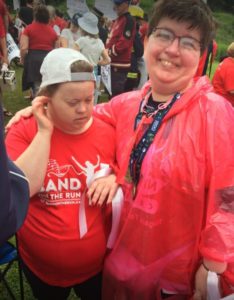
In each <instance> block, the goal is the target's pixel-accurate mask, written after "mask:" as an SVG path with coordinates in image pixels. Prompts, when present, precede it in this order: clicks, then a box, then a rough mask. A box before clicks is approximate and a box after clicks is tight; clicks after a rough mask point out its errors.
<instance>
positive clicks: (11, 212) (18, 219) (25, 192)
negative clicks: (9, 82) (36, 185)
mask: <svg viewBox="0 0 234 300" xmlns="http://www.w3.org/2000/svg"><path fill="white" fill-rule="evenodd" d="M0 92H1V91H0ZM3 128H4V127H3V114H2V106H1V105H0V207H1V209H0V245H2V244H3V243H4V242H5V241H6V240H7V239H8V238H10V237H11V236H12V235H13V234H14V233H15V232H16V231H17V230H18V229H19V227H20V226H21V225H22V223H23V221H24V218H25V216H26V213H27V208H28V203H29V189H28V182H27V180H26V178H25V177H24V174H23V173H22V172H21V171H20V170H19V169H18V168H16V167H15V166H14V164H13V163H12V162H11V161H10V160H9V159H8V157H7V154H6V149H5V143H4V135H3ZM19 193H20V194H19Z"/></svg>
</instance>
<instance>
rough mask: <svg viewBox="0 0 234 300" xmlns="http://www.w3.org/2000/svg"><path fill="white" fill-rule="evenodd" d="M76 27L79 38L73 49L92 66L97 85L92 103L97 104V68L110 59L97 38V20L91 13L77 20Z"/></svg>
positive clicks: (98, 80) (98, 77) (98, 78)
mask: <svg viewBox="0 0 234 300" xmlns="http://www.w3.org/2000/svg"><path fill="white" fill-rule="evenodd" d="M78 25H79V28H80V32H81V37H80V38H79V39H78V40H77V41H76V42H75V47H74V49H76V50H78V51H80V52H81V53H82V54H83V55H84V56H85V57H86V58H87V59H88V61H89V62H90V63H91V64H92V65H93V66H94V73H95V76H96V78H97V82H98V85H97V86H96V89H95V100H94V103H95V104H97V102H98V94H99V91H98V89H99V87H100V75H99V74H98V66H104V65H107V64H109V63H110V61H111V59H110V57H109V55H108V52H107V49H105V45H104V44H103V42H102V40H101V39H100V38H99V37H98V33H99V31H98V26H97V25H98V18H97V17H96V16H95V14H93V13H91V12H87V13H85V14H84V15H83V16H82V17H81V18H79V19H78Z"/></svg>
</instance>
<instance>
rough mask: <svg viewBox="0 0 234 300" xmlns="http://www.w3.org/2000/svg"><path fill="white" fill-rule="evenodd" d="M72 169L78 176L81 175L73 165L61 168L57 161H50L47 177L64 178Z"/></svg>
mask: <svg viewBox="0 0 234 300" xmlns="http://www.w3.org/2000/svg"><path fill="white" fill-rule="evenodd" d="M70 169H72V170H73V171H74V172H75V173H76V174H77V175H80V174H79V173H78V172H77V171H76V170H75V168H74V167H73V166H72V165H64V166H61V167H60V166H59V164H58V163H57V161H56V160H55V159H50V160H49V163H48V171H47V176H48V177H51V175H55V176H57V177H64V176H65V175H66V174H67V173H68V172H69V171H70Z"/></svg>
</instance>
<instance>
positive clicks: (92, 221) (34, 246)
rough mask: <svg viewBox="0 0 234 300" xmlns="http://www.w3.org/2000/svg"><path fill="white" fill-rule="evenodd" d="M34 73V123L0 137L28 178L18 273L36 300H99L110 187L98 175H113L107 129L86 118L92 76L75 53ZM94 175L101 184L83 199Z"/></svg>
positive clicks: (53, 57)
mask: <svg viewBox="0 0 234 300" xmlns="http://www.w3.org/2000/svg"><path fill="white" fill-rule="evenodd" d="M41 74H42V83H41V86H40V90H39V93H38V97H36V98H35V99H34V101H33V109H34V117H33V116H32V117H30V118H27V119H22V120H21V121H20V122H19V123H18V124H17V125H16V126H13V127H12V128H11V130H10V131H9V132H8V134H7V137H6V145H7V150H8V154H9V155H10V157H11V158H12V159H14V160H15V161H16V162H17V163H18V164H20V165H21V166H22V167H24V170H25V174H26V175H27V174H28V177H29V178H32V180H31V188H30V195H31V199H30V205H29V211H28V214H27V218H26V220H25V222H24V225H23V227H22V228H21V229H20V231H19V232H18V247H19V253H20V257H21V259H22V265H23V271H24V273H25V275H26V278H27V280H28V282H29V284H30V286H31V288H32V291H33V295H34V297H35V298H36V299H39V300H51V299H56V300H65V299H67V298H68V296H69V293H70V290H71V289H72V288H74V290H75V293H76V295H77V296H78V297H80V298H81V299H82V300H101V285H102V267H103V260H104V257H105V253H106V245H107V237H108V233H109V222H108V220H109V217H110V206H109V205H108V204H107V203H108V199H109V198H108V193H109V192H110V196H111V191H112V189H114V190H115V186H116V184H115V176H114V175H112V174H110V175H109V176H105V175H107V174H109V172H110V169H111V168H115V134H114V129H113V128H112V127H111V126H110V125H107V124H105V123H104V122H102V121H100V120H98V119H96V118H93V117H92V110H93V100H94V87H95V76H94V74H93V66H92V65H91V64H90V63H89V62H88V60H87V59H86V58H85V57H84V56H83V55H82V54H81V53H80V52H78V51H76V50H74V49H68V48H58V49H55V50H52V51H51V52H50V53H49V54H48V55H47V56H46V57H45V59H44V61H43V63H42V66H41ZM45 106H46V109H45ZM29 162H30V163H29ZM104 167H105V168H104ZM105 170H107V171H108V173H106V172H105ZM98 173H99V177H100V176H101V178H100V180H101V181H102V182H103V184H102V186H99V188H97V190H95V189H94V190H93V192H92V191H91V194H89V195H88V194H87V191H88V188H89V186H90V184H91V183H92V181H93V180H94V176H96V177H97V174H98ZM106 202H107V203H106Z"/></svg>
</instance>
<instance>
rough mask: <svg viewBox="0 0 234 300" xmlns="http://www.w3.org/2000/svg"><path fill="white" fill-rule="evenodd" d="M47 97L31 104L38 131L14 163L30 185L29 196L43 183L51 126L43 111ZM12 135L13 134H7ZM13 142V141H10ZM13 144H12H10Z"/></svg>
mask: <svg viewBox="0 0 234 300" xmlns="http://www.w3.org/2000/svg"><path fill="white" fill-rule="evenodd" d="M47 101H48V98H47V97H43V96H41V97H37V98H36V101H34V102H33V105H32V111H33V114H34V116H35V118H36V119H37V124H38V131H37V133H36V135H35V137H34V139H33V141H32V142H31V144H30V145H29V146H28V147H27V149H26V150H25V151H24V152H23V153H22V154H21V155H20V156H19V157H18V158H17V159H16V161H15V163H16V164H17V166H19V168H21V169H22V170H23V172H24V173H25V175H26V177H27V178H28V179H29V183H30V196H32V195H34V194H35V193H37V192H38V191H39V190H40V188H41V186H42V184H43V181H44V177H45V173H46V170H47V164H48V159H49V152H50V139H51V135H52V133H53V124H52V122H51V121H50V120H49V118H48V117H47V112H46V110H45V109H44V105H45V103H47ZM8 134H9V135H13V138H14V132H11V131H10V132H9V133H8ZM12 141H13V139H12ZM12 143H13V142H12Z"/></svg>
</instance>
